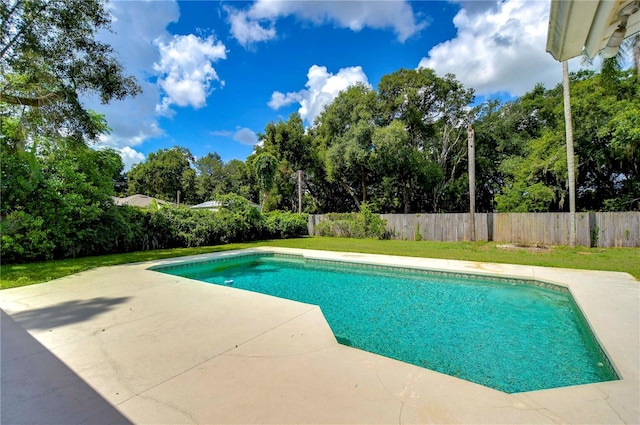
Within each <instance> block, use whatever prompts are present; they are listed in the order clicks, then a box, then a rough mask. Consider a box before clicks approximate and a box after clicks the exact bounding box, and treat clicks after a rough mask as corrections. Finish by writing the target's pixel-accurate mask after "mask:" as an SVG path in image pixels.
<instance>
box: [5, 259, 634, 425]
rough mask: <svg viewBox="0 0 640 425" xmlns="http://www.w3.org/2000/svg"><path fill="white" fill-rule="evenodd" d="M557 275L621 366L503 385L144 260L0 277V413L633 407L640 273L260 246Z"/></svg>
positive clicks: (103, 415) (295, 419) (467, 414)
mask: <svg viewBox="0 0 640 425" xmlns="http://www.w3.org/2000/svg"><path fill="white" fill-rule="evenodd" d="M261 250H262V251H264V250H267V251H274V252H286V253H296V254H304V255H306V256H309V257H313V258H327V259H338V260H344V261H359V262H367V263H376V264H389V265H399V266H416V267H421V268H428V269H434V270H449V271H459V272H467V273H475V274H484V273H487V274H497V275H503V276H511V277H525V278H536V279H540V280H544V281H548V282H553V283H557V284H561V285H566V286H568V287H569V288H570V290H571V292H572V294H573V295H574V298H575V299H576V301H577V302H578V304H579V305H580V307H581V309H582V310H583V312H584V313H585V316H586V317H587V319H588V321H589V323H590V325H591V327H592V329H593V330H594V333H595V334H596V336H597V338H598V339H599V341H600V342H601V344H602V346H603V347H604V349H605V351H606V352H607V354H608V355H609V358H610V359H611V361H612V362H613V364H614V366H615V368H616V370H617V372H618V374H619V375H620V377H621V380H619V381H611V382H604V383H597V384H590V385H581V386H574V387H565V388H557V389H550V390H543V391H535V392H528V393H520V394H511V395H510V394H505V393H502V392H499V391H496V390H493V389H490V388H486V387H483V386H480V385H477V384H473V383H470V382H467V381H463V380H460V379H457V378H454V377H450V376H447V375H443V374H440V373H437V372H433V371H429V370H426V369H422V368H419V367H416V366H412V365H409V364H405V363H402V362H399V361H395V360H392V359H388V358H385V357H381V356H378V355H375V354H371V353H367V352H364V351H361V350H358V349H354V348H349V347H346V346H342V345H340V344H338V343H337V342H336V340H335V338H334V336H333V334H332V333H331V330H330V329H329V326H328V325H327V324H326V322H325V320H324V317H323V315H322V312H321V311H320V309H319V308H318V307H317V306H312V305H308V304H302V303H298V302H294V301H288V300H283V299H278V298H274V297H270V296H266V295H261V294H257V293H251V292H246V291H241V290H238V289H234V288H230V287H223V286H217V285H210V284H206V283H202V282H197V281H192V280H188V279H185V278H181V277H176V276H170V275H166V274H161V273H158V272H154V271H150V270H147V269H148V268H149V267H150V266H152V265H158V264H169V263H174V262H178V261H184V260H188V259H202V258H205V257H212V256H228V255H233V254H232V253H228V252H227V253H217V254H210V255H208V256H197V257H183V258H179V259H171V260H162V261H154V262H147V263H138V264H130V265H123V266H115V267H106V268H98V269H94V270H91V271H87V272H83V273H79V274H76V275H72V276H68V277H65V278H62V279H58V280H55V281H51V282H48V283H43V284H39V285H33V286H28V287H23V288H15V289H8V290H3V291H1V292H0V307H1V308H2V318H1V327H2V328H1V331H2V334H1V336H2V341H1V342H2V344H1V350H2V351H1V356H2V370H1V379H2V382H1V387H0V391H1V405H0V409H1V416H0V422H1V423H2V424H35V423H37V424H54V423H56V424H101V423H105V424H106V423H111V424H115V423H123V424H124V423H136V424H138V423H140V424H141V423H171V424H182V423H187V424H189V423H197V424H217V423H227V424H228V423H308V424H310V423H363V424H364V423H366V424H374V423H385V424H386V423H394V424H395V423H400V424H410V423H464V424H470V423H509V424H516V423H517V424H533V423H551V424H555V423H557V424H560V423H569V424H587V423H593V424H605V423H606V424H636V423H640V406H639V405H640V381H639V374H638V372H639V370H640V283H639V282H638V281H636V280H635V279H634V278H633V277H631V276H630V275H628V274H625V273H615V272H594V271H581V270H568V269H552V268H543V267H531V266H513V265H504V264H502V265H501V264H488V263H475V262H463V261H452V260H436V259H419V258H407V257H392V256H380V255H365V254H347V253H329V252H321V251H309V250H295V249H281V248H277V249H276V248H264V249H253V250H251V251H261Z"/></svg>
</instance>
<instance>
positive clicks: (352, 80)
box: [268, 65, 369, 124]
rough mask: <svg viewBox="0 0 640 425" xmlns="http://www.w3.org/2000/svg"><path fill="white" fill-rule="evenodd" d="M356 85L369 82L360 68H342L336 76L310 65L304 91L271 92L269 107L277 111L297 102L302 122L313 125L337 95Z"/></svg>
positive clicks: (324, 68)
mask: <svg viewBox="0 0 640 425" xmlns="http://www.w3.org/2000/svg"><path fill="white" fill-rule="evenodd" d="M357 83H363V84H365V85H367V86H369V81H368V79H367V76H366V75H365V73H364V71H363V70H362V67H360V66H352V67H349V68H342V69H340V70H339V71H338V72H337V73H336V74H332V73H330V72H328V71H327V68H326V67H325V66H318V65H312V66H311V68H309V72H307V83H306V84H305V86H306V89H302V90H300V91H298V92H292V93H287V94H286V95H285V94H283V93H281V92H278V91H276V92H273V94H272V95H271V100H270V101H269V103H268V104H269V106H270V107H271V108H273V109H278V108H280V107H282V106H285V105H289V104H291V103H295V102H298V103H299V104H300V109H298V113H300V116H301V117H302V119H303V120H306V121H307V122H308V123H311V124H313V122H314V121H315V119H316V117H317V116H318V115H320V113H321V112H322V111H323V110H324V108H325V106H326V105H328V104H329V103H331V102H332V101H333V99H335V98H336V96H337V95H338V93H340V92H341V91H344V90H346V89H347V88H348V87H350V86H353V85H355V84H357Z"/></svg>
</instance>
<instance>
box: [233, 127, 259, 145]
mask: <svg viewBox="0 0 640 425" xmlns="http://www.w3.org/2000/svg"><path fill="white" fill-rule="evenodd" d="M233 140H235V141H238V142H240V143H242V144H245V145H255V144H256V143H258V136H257V135H256V133H254V132H253V131H252V130H250V129H248V128H241V129H239V130H238V131H236V132H235V133H234V135H233Z"/></svg>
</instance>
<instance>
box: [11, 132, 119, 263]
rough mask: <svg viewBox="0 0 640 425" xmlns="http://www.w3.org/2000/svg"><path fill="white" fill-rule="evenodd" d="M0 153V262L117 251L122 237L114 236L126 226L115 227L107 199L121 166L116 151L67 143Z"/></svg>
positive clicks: (115, 216) (115, 213)
mask: <svg viewBox="0 0 640 425" xmlns="http://www.w3.org/2000/svg"><path fill="white" fill-rule="evenodd" d="M60 146H62V147H64V149H60V148H59V147H60ZM5 149H6V147H5V146H4V145H2V151H3V152H2V161H1V162H2V164H1V165H2V172H3V175H2V189H3V190H2V192H1V196H2V214H3V216H4V219H3V220H2V232H1V233H2V255H3V261H7V262H24V261H29V260H43V259H52V258H66V257H76V256H79V255H90V254H96V253H105V252H113V250H115V249H116V248H117V246H118V243H119V242H120V241H122V238H123V236H124V235H122V234H119V233H118V234H114V231H115V230H116V229H118V228H119V226H120V227H126V226H124V225H122V226H121V225H120V223H119V222H120V221H122V220H121V217H120V216H119V213H118V211H116V210H115V208H116V207H114V205H113V202H112V200H111V196H112V195H113V194H114V190H113V182H114V179H115V178H116V177H117V176H118V175H119V174H120V171H121V170H122V168H123V167H124V165H123V163H122V159H121V158H120V156H119V155H118V153H117V152H115V151H113V150H109V149H106V150H94V149H90V148H88V147H87V146H85V145H84V144H78V143H77V142H72V141H69V140H59V141H58V142H57V143H56V144H55V145H50V146H49V147H43V148H41V149H40V151H39V152H38V153H37V154H36V153H35V152H34V151H19V152H16V153H13V154H9V155H6V154H5V151H4V150H5ZM16 189H19V190H16ZM125 233H126V232H125Z"/></svg>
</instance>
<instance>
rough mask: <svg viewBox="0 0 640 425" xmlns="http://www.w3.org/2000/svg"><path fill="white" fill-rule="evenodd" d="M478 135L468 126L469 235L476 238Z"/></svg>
mask: <svg viewBox="0 0 640 425" xmlns="http://www.w3.org/2000/svg"><path fill="white" fill-rule="evenodd" d="M475 143H476V135H475V132H474V131H473V127H471V124H469V125H468V126H467V144H468V146H467V147H468V150H469V237H470V239H471V241H472V242H475V240H476V145H475Z"/></svg>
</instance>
